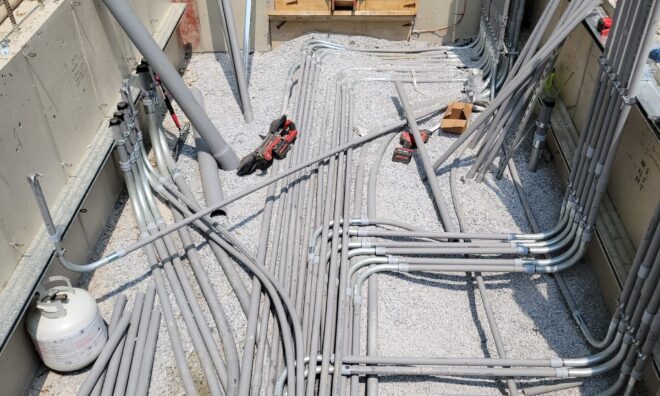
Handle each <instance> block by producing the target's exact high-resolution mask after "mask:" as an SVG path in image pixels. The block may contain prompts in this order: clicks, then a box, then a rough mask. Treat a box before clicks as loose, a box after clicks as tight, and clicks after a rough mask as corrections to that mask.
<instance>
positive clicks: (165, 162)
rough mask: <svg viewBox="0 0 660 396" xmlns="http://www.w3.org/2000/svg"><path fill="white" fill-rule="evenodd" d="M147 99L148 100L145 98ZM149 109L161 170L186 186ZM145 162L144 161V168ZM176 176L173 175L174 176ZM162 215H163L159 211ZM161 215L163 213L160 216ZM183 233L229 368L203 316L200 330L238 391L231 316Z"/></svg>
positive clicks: (184, 232) (183, 232) (230, 389)
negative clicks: (226, 312) (227, 314)
mask: <svg viewBox="0 0 660 396" xmlns="http://www.w3.org/2000/svg"><path fill="white" fill-rule="evenodd" d="M145 101H146V100H145ZM146 107H147V109H146V111H145V114H147V115H148V116H149V117H147V124H148V126H149V132H150V136H151V139H152V141H153V142H155V144H154V145H153V147H154V151H155V154H156V160H157V163H158V165H159V170H160V171H161V174H162V175H163V177H165V178H168V177H170V173H171V176H172V177H173V178H174V180H175V181H178V184H180V185H181V187H184V185H185V182H184V181H182V178H181V176H180V174H179V173H178V171H177V170H176V168H175V166H174V161H173V159H172V158H171V156H170V154H169V151H168V150H167V149H166V147H165V142H164V141H163V139H162V138H163V135H162V134H161V133H159V132H158V128H157V125H155V123H156V120H155V119H154V117H153V111H152V110H153V109H150V108H149V105H148V102H147V105H146ZM144 168H145V166H144V165H143V169H144ZM143 173H145V174H147V173H148V171H147V170H144V171H143ZM170 180H172V179H170ZM142 184H143V186H144V189H145V190H149V187H150V186H149V183H148V182H147V181H146V180H145V179H144V178H142ZM183 190H184V191H186V192H187V191H188V190H187V188H183ZM145 194H146V195H147V196H148V197H150V196H151V193H150V191H145ZM150 206H151V207H152V212H157V208H156V207H155V205H153V204H152V205H150ZM172 214H173V216H174V218H175V220H180V219H182V218H183V215H181V214H180V213H179V212H178V211H176V210H173V212H172ZM158 216H160V215H158ZM159 219H160V217H159ZM158 222H159V223H160V222H162V219H161V220H159V221H158ZM179 234H180V237H181V240H182V242H183V244H184V247H185V250H186V255H187V256H188V259H189V261H190V263H191V266H192V268H193V272H194V274H195V278H196V279H197V280H198V283H199V285H200V288H201V290H202V294H203V295H204V297H205V298H206V301H207V303H208V305H209V307H210V310H211V313H212V316H213V318H214V321H215V323H216V325H217V327H218V329H219V333H220V338H221V340H222V342H223V345H224V351H225V354H226V358H227V359H226V361H227V368H225V363H223V362H222V359H221V357H220V355H219V353H218V352H217V351H216V347H215V343H214V341H213V338H212V336H211V335H210V333H209V330H208V328H207V325H206V323H205V322H202V321H201V320H199V319H198V323H199V327H200V331H201V333H202V335H203V337H204V339H205V344H206V345H207V348H208V349H209V353H210V356H211V358H212V360H213V361H214V366H215V367H216V369H217V370H218V375H219V377H220V379H221V382H222V383H223V385H224V387H225V391H226V392H227V393H229V394H234V392H235V386H236V385H237V381H238V377H239V367H238V358H237V353H236V348H235V341H234V337H233V334H232V333H231V329H230V328H229V327H228V326H227V318H226V315H225V313H224V310H223V309H222V307H221V305H220V302H219V299H218V297H217V295H216V293H215V290H214V288H213V287H212V285H211V284H210V282H209V280H208V275H207V273H206V271H205V269H204V268H203V266H202V264H201V260H200V258H199V256H198V253H197V251H196V249H195V245H194V243H193V241H192V238H191V236H190V233H189V231H188V229H187V227H183V228H181V229H179ZM176 261H177V260H176V259H175V260H174V262H175V269H176V270H177V273H179V278H182V277H185V275H184V274H183V273H182V271H180V270H178V268H177V265H176ZM181 284H182V286H183V290H184V292H186V298H187V299H188V300H191V299H192V300H195V297H194V294H193V293H192V289H191V288H190V286H189V285H188V283H187V280H186V279H182V282H181ZM190 306H191V308H192V310H193V314H194V316H195V318H201V316H200V314H201V310H199V306H198V304H197V303H196V300H195V301H192V302H191V303H190Z"/></svg>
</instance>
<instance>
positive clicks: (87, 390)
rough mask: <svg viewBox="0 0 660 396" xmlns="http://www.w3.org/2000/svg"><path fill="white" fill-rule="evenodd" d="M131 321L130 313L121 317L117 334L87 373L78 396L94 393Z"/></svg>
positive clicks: (106, 344) (125, 313)
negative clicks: (95, 385) (97, 382)
mask: <svg viewBox="0 0 660 396" xmlns="http://www.w3.org/2000/svg"><path fill="white" fill-rule="evenodd" d="M130 320H131V314H130V312H124V314H123V315H122V316H121V319H120V320H119V322H118V323H117V328H116V329H115V332H114V333H113V334H112V335H111V336H110V338H108V341H107V342H106V343H105V345H104V346H103V349H101V353H100V354H99V356H98V357H97V358H96V361H95V362H94V365H92V368H91V369H90V370H89V372H88V373H87V377H86V378H85V380H84V381H83V383H82V384H81V385H80V388H79V389H78V393H77V395H79V396H86V395H89V394H91V393H92V390H93V389H94V384H96V381H98V379H99V377H100V376H101V373H102V372H103V369H104V368H105V367H106V365H107V364H108V362H109V361H110V358H111V357H112V354H113V353H114V351H115V348H117V345H119V341H120V340H121V339H122V338H123V337H124V333H125V332H126V329H127V328H128V324H129V322H130Z"/></svg>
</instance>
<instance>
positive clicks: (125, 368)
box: [113, 292, 144, 395]
mask: <svg viewBox="0 0 660 396" xmlns="http://www.w3.org/2000/svg"><path fill="white" fill-rule="evenodd" d="M143 307H144V293H142V292H139V293H137V294H136V295H135V299H134V300H133V312H132V315H131V323H130V326H129V327H128V332H127V333H126V343H125V345H124V350H123V352H122V356H121V363H120V364H119V372H118V373H117V380H116V383H115V389H114V392H113V394H114V395H123V394H125V393H126V384H127V383H128V374H129V373H130V370H131V361H132V360H133V351H134V350H135V339H136V337H137V332H138V328H139V327H140V315H141V314H142V308H143Z"/></svg>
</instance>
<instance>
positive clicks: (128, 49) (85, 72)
mask: <svg viewBox="0 0 660 396" xmlns="http://www.w3.org/2000/svg"><path fill="white" fill-rule="evenodd" d="M133 3H134V4H135V6H136V10H137V11H138V14H139V15H140V17H141V19H142V21H143V22H144V23H145V25H146V26H147V28H148V29H149V30H150V31H151V32H152V33H153V34H154V37H155V38H156V39H157V41H159V42H161V44H163V45H164V43H165V42H167V41H169V44H168V46H167V47H166V53H167V54H168V56H169V57H170V59H171V60H172V61H173V62H174V63H175V64H179V63H181V62H182V61H183V57H184V52H183V50H182V46H181V44H180V41H179V40H178V37H177V36H176V35H174V36H171V33H172V31H173V29H174V28H175V25H176V23H177V21H178V19H179V16H180V13H181V10H182V8H183V7H182V6H179V5H175V4H171V3H170V2H169V0H149V1H146V0H135V1H133ZM44 4H45V5H44V7H43V8H41V7H39V6H38V5H37V2H36V1H30V0H25V1H23V2H22V3H21V4H20V5H19V7H18V9H17V10H16V15H17V18H18V19H19V21H20V20H21V18H22V17H26V16H27V17H26V20H25V22H24V23H23V24H22V26H21V30H20V32H18V33H15V34H12V35H11V36H10V40H11V42H10V46H9V54H7V55H0V108H1V109H2V123H0V186H1V187H0V257H1V258H2V260H1V261H0V308H2V311H3V312H7V311H10V312H12V314H15V315H18V316H17V317H19V318H20V317H21V316H22V315H21V313H22V310H23V308H24V307H23V306H22V303H21V302H19V301H18V300H12V299H11V298H10V297H13V296H8V295H7V294H8V293H10V294H11V293H13V292H11V291H10V290H13V288H16V287H18V288H21V287H22V285H21V284H17V283H19V282H22V281H23V280H25V279H27V278H30V277H25V276H23V277H21V276H18V275H19V274H17V272H18V271H14V270H15V268H17V266H19V267H20V268H21V269H23V267H21V263H23V262H24V261H26V260H28V259H30V257H29V256H31V255H32V254H31V253H32V252H31V251H30V248H34V243H33V242H34V241H35V240H36V239H38V238H37V237H36V235H43V234H42V233H43V227H42V220H41V217H40V216H39V213H38V211H37V207H36V204H35V201H34V198H33V195H32V192H31V190H30V188H29V185H28V184H27V181H26V176H27V175H28V174H30V173H33V172H39V173H41V174H43V178H42V179H41V182H42V186H43V189H44V192H45V194H46V198H47V200H48V202H49V203H50V205H51V207H52V208H53V209H54V211H57V209H58V207H59V206H61V205H62V204H63V203H66V204H67V205H71V206H72V207H73V208H74V212H72V216H73V217H72V219H71V220H70V222H69V223H68V227H67V224H62V223H58V224H60V225H62V226H63V227H66V233H65V236H64V245H65V247H66V249H67V256H69V257H70V259H71V260H73V261H74V262H85V261H87V260H89V259H90V256H91V254H92V253H93V252H94V249H95V247H96V245H97V242H98V239H99V236H100V235H101V234H102V233H103V232H104V231H105V229H106V226H107V225H106V224H107V220H108V215H109V214H110V213H111V211H112V208H113V207H114V205H115V204H116V201H117V197H118V195H119V193H120V192H121V190H122V188H123V182H122V180H121V177H120V174H119V172H118V170H117V168H116V166H115V161H114V160H113V158H112V156H111V155H110V149H111V139H110V138H109V136H110V135H109V132H108V131H107V127H106V125H107V120H108V119H109V117H110V116H111V115H112V113H113V112H114V110H115V105H116V103H117V101H119V99H120V95H119V88H120V84H121V81H122V79H123V78H125V77H127V76H128V75H129V73H130V71H131V70H132V69H133V68H134V66H135V65H136V64H137V62H139V61H140V59H141V56H140V55H139V53H138V51H137V50H136V49H135V48H134V47H133V46H132V44H130V42H129V40H128V39H127V38H126V36H125V35H124V34H123V32H121V30H120V29H119V27H118V26H117V24H116V22H115V21H114V19H113V18H112V16H111V15H110V14H109V12H108V11H107V10H106V9H105V6H104V5H103V3H102V1H101V0H89V1H81V2H68V1H66V2H65V1H57V2H55V1H52V0H45V2H44ZM33 9H34V11H32V10H33ZM10 29H11V26H9V20H6V21H5V22H4V23H3V24H2V25H0V35H3V36H4V34H3V32H6V31H8V30H10ZM170 36H171V38H170ZM90 153H92V154H91V155H90ZM95 156H96V157H97V158H90V157H95ZM92 162H93V163H94V164H96V165H95V168H94V169H87V166H88V164H89V163H92ZM81 179H84V180H86V182H85V183H84V184H85V185H82V186H80V185H78V184H79V183H77V182H78V181H79V180H81ZM72 186H75V189H74V188H72ZM73 201H75V202H73ZM56 221H57V220H56ZM46 257H48V256H46ZM45 264H46V263H41V267H40V268H47V269H46V271H45V272H44V273H40V272H39V271H36V272H35V273H34V274H31V275H30V276H31V277H32V278H34V279H32V278H31V280H32V281H33V282H36V281H38V279H40V278H41V277H43V276H50V275H53V274H64V275H67V276H69V277H71V278H72V280H74V281H77V279H78V275H77V274H73V273H70V272H68V271H66V270H64V269H63V268H62V267H61V266H60V265H59V264H58V263H53V264H52V265H50V264H48V265H45ZM30 286H31V285H29V284H27V283H26V284H25V285H24V286H23V287H25V288H29V287H30ZM26 293H29V291H26ZM9 304H13V305H15V306H8V305H9ZM7 319H9V318H4V317H3V318H2V320H0V322H2V324H3V327H2V329H1V330H2V331H0V333H2V336H3V337H2V339H3V341H4V342H3V344H4V345H3V346H4V347H0V383H1V384H2V392H0V393H2V394H3V395H20V394H22V393H23V392H24V391H25V390H26V386H27V385H28V384H29V383H30V382H31V379H32V376H33V374H34V371H35V369H36V368H37V367H38V365H39V360H38V358H37V356H36V354H35V352H34V348H33V347H32V345H31V342H30V340H29V337H28V336H27V333H26V331H25V327H24V323H23V320H22V319H21V320H20V321H19V322H18V324H17V325H16V326H12V327H11V328H7V327H5V326H4V324H5V320H7ZM5 336H6V337H5Z"/></svg>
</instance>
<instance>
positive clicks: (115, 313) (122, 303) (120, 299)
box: [92, 294, 126, 395]
mask: <svg viewBox="0 0 660 396" xmlns="http://www.w3.org/2000/svg"><path fill="white" fill-rule="evenodd" d="M125 307H126V296H125V295H123V294H120V295H118V296H117V298H115V305H114V307H113V309H112V316H111V317H110V323H109V324H108V334H110V335H112V333H114V332H115V329H116V328H117V323H119V319H120V318H121V315H122V313H123V312H124V308H125ZM123 341H124V339H123V338H122V340H121V341H120V342H119V344H118V345H117V349H116V350H115V352H114V353H113V354H112V357H111V358H110V361H109V363H108V366H107V367H106V369H105V371H104V372H103V374H101V376H100V377H99V380H98V381H97V382H96V385H95V386H94V390H93V391H92V395H100V394H101V392H102V390H103V388H105V387H106V384H105V381H106V378H108V373H109V372H110V371H111V370H110V367H111V365H112V360H113V359H115V360H116V361H117V364H116V365H115V366H116V368H119V358H120V357H121V351H122V350H123V349H124V346H123V344H122V343H123ZM115 356H116V358H115ZM116 375H117V371H116V370H112V372H111V373H110V378H108V385H107V386H108V387H110V386H112V385H111V384H114V381H115V378H116ZM110 393H112V392H110Z"/></svg>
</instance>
